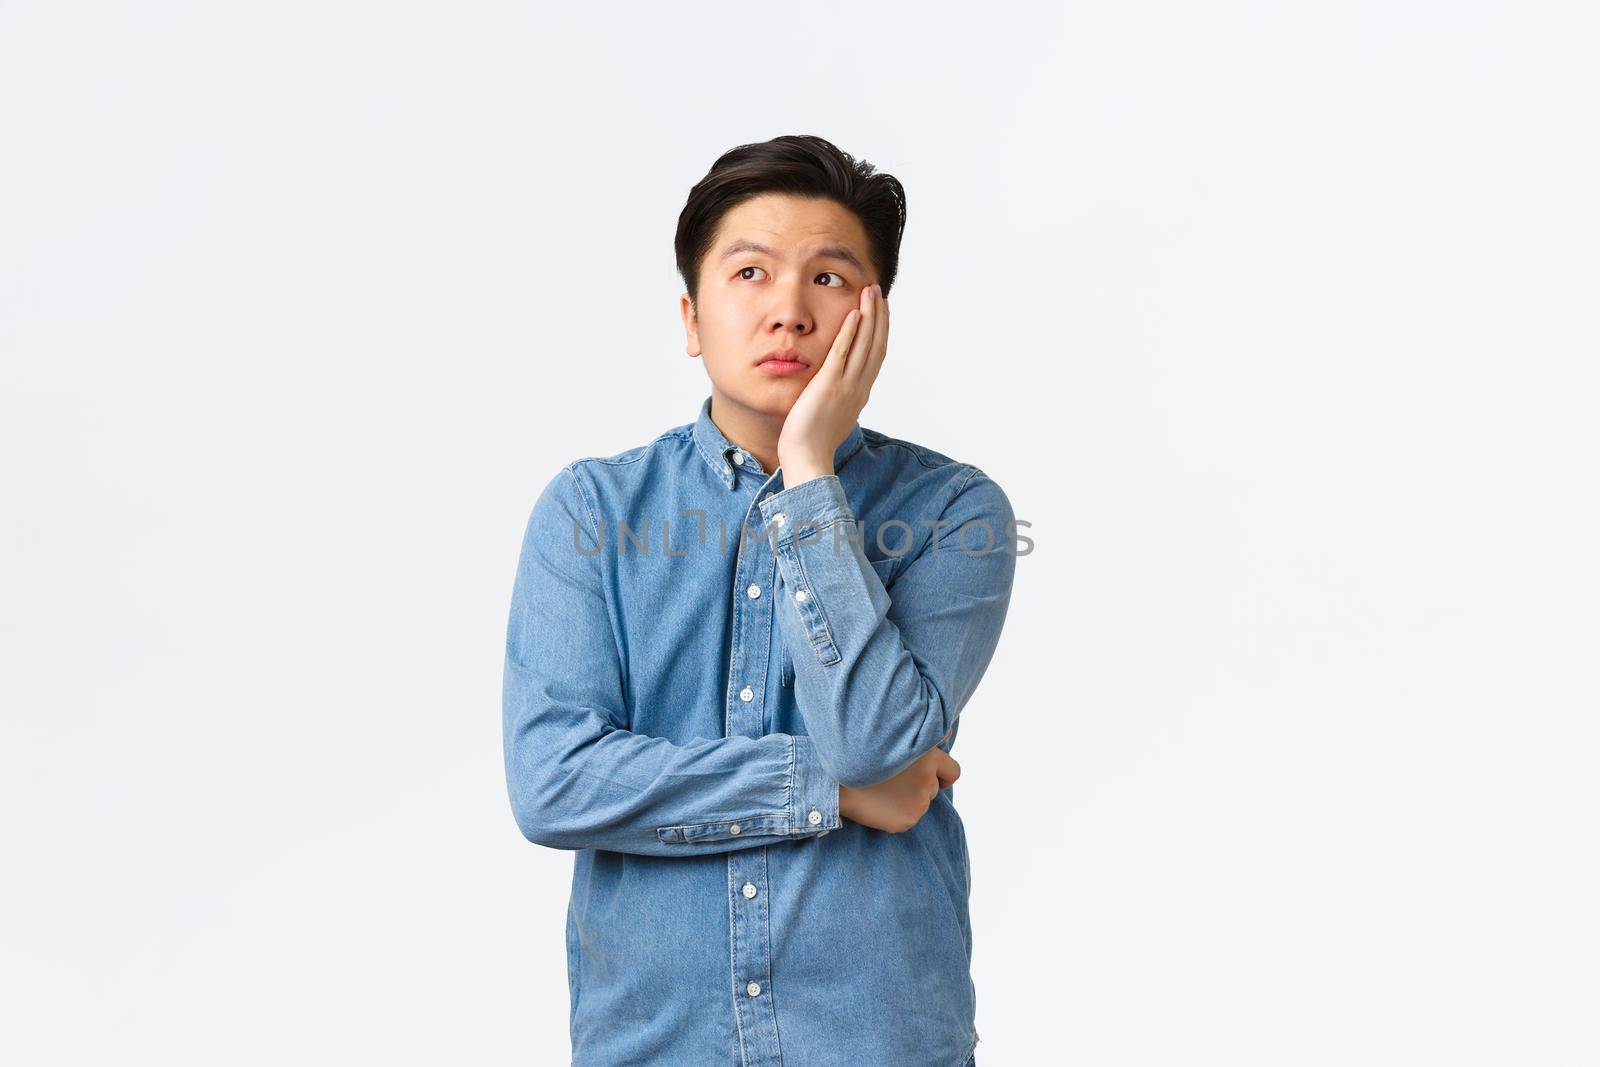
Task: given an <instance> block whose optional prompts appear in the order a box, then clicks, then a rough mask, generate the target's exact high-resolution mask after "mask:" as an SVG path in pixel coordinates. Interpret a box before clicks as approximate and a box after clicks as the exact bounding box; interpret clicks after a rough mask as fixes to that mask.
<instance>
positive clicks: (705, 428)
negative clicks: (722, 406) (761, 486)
mask: <svg viewBox="0 0 1600 1067" xmlns="http://www.w3.org/2000/svg"><path fill="white" fill-rule="evenodd" d="M694 443H695V445H696V446H697V447H698V448H699V449H700V455H701V456H702V457H703V458H704V459H705V461H706V463H708V464H709V465H710V467H711V469H712V470H713V471H715V472H716V475H717V477H719V478H721V479H722V484H723V485H725V486H727V487H728V488H729V489H732V488H733V487H734V484H735V478H734V473H733V470H734V468H733V453H734V452H740V451H742V450H741V449H740V448H739V446H738V445H736V444H734V443H733V442H732V441H730V440H728V439H727V438H726V437H725V436H723V433H722V431H721V430H719V429H717V424H716V423H714V422H712V421H711V397H709V396H708V397H706V398H705V400H703V401H701V403H700V414H699V416H697V417H696V418H695V420H694ZM860 448H861V422H860V420H857V421H856V422H854V423H852V424H851V425H850V433H849V434H848V435H847V436H846V437H845V439H844V441H843V443H841V444H840V445H839V447H838V448H836V449H834V450H833V469H834V472H835V473H837V472H838V471H840V470H843V469H844V465H845V462H846V461H847V460H849V458H850V457H851V456H853V455H855V454H856V452H857V450H859V449H860ZM744 456H745V460H744V466H745V469H746V470H748V471H751V472H755V471H757V470H758V467H759V465H758V464H757V463H756V459H755V457H754V456H751V455H750V454H749V453H744Z"/></svg>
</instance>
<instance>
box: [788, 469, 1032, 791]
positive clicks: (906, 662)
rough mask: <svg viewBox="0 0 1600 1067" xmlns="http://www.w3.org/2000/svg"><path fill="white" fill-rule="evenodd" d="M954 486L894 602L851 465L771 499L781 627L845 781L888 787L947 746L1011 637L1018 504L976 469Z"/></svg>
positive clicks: (821, 748) (829, 758)
mask: <svg viewBox="0 0 1600 1067" xmlns="http://www.w3.org/2000/svg"><path fill="white" fill-rule="evenodd" d="M950 490H951V491H950V496H949V501H948V503H947V504H946V505H945V507H944V509H943V511H942V513H941V514H940V516H939V522H938V523H936V524H934V525H933V527H932V533H931V536H929V537H928V538H927V540H926V541H925V543H924V544H923V545H922V547H921V549H920V550H919V551H918V552H917V553H916V555H915V556H914V557H911V558H907V559H905V560H902V562H901V564H900V568H901V569H900V572H899V574H898V576H897V577H896V578H895V579H894V594H893V597H892V598H891V596H890V594H889V593H888V591H887V590H885V589H884V586H883V583H882V581H881V580H880V579H879V578H878V575H877V573H876V572H875V571H874V570H873V568H872V565H871V564H870V563H869V562H868V561H867V559H866V556H865V554H864V552H863V550H862V548H863V546H862V544H861V541H862V535H861V527H860V523H859V520H858V519H857V517H856V515H855V513H854V512H853V511H852V510H851V507H850V503H849V501H848V500H847V499H846V497H845V494H844V488H843V486H842V485H841V484H840V481H839V478H838V476H837V475H834V474H826V475H822V476H818V477H809V478H807V479H806V480H804V481H798V482H797V483H796V484H794V485H792V486H789V487H787V488H785V489H783V490H782V491H781V492H778V493H775V494H773V495H772V496H769V497H767V498H765V499H764V500H762V501H761V502H760V505H759V506H760V509H761V513H762V516H763V518H764V519H765V520H766V522H767V523H768V524H769V527H768V528H769V529H771V530H773V531H774V540H775V543H774V551H775V553H776V555H777V560H778V570H779V575H780V577H781V578H782V583H783V586H784V589H783V598H782V599H783V603H782V604H780V605H779V606H778V609H777V611H778V626H779V629H780V631H781V632H782V634H783V637H784V639H785V641H786V643H787V644H788V647H789V648H790V649H791V650H792V652H793V658H794V668H795V677H794V687H795V699H796V702H797V703H798V704H799V706H800V710H801V713H802V715H803V716H804V718H805V722H806V730H807V733H808V734H809V735H810V737H811V739H812V744H813V745H814V747H815V749H816V752H817V755H818V757H819V758H820V759H821V761H822V763H823V765H824V766H825V767H827V768H828V769H829V770H830V771H831V772H832V774H833V776H834V778H835V779H836V780H838V781H839V782H840V783H841V784H843V785H846V786H851V787H862V786H870V785H876V784H877V783H879V782H882V781H885V780H886V779H889V778H892V777H894V776H895V775H896V774H899V773H900V772H901V771H902V770H904V769H905V768H906V767H907V766H909V765H910V764H911V763H912V761H914V760H915V759H917V757H919V756H921V755H922V754H924V753H925V752H927V751H928V750H929V749H931V748H933V747H935V746H936V745H939V744H942V743H943V740H944V738H945V736H946V734H948V733H949V731H950V729H951V727H952V725H953V724H954V722H955V720H956V716H957V715H959V714H960V713H961V709H962V708H963V707H964V706H965V705H966V703H967V701H968V699H969V698H970V697H971V696H972V693H973V691H974V690H975V689H976V688H977V686H978V682H979V680H980V679H981V678H982V677H983V674H984V671H985V670H986V669H987V668H988V665H989V661H990V659H991V658H992V656H993V655H994V651H995V648H996V646H997V645H998V643H999V640H1000V631H1001V627H1002V626H1003V625H1004V622H1005V616H1006V609H1007V608H1008V606H1009V604H1010V599H1011V586H1012V580H1013V576H1014V573H1015V569H1016V554H1015V553H1016V547H1015V535H1016V528H1015V526H1014V525H1013V520H1014V515H1013V513H1012V509H1011V503H1010V501H1009V500H1008V499H1007V497H1006V495H1005V493H1004V492H1003V491H1002V490H1001V489H1000V486H999V485H997V484H996V483H995V482H994V481H993V480H992V479H990V478H989V477H988V476H987V475H986V474H984V473H983V471H981V470H979V469H978V468H976V467H972V466H970V465H965V466H962V467H959V468H957V473H956V476H955V477H954V478H953V479H952V480H951V483H950ZM780 516H782V517H781V518H780ZM808 651H809V653H810V654H809V655H807V654H806V653H807V652H808Z"/></svg>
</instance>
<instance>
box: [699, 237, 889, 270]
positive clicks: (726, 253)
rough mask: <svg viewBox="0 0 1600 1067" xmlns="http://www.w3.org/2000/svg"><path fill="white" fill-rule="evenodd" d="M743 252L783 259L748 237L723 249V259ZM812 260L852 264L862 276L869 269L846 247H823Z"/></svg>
mask: <svg viewBox="0 0 1600 1067" xmlns="http://www.w3.org/2000/svg"><path fill="white" fill-rule="evenodd" d="M743 252H758V253H760V254H761V255H763V256H770V257H772V258H773V259H782V258H783V257H782V256H780V255H778V253H776V252H774V251H773V250H772V249H770V248H768V247H767V246H766V245H764V244H761V243H760V242H758V241H752V240H750V239H749V238H747V237H741V238H739V239H738V240H737V241H735V242H733V244H731V245H729V246H728V247H727V248H725V249H723V250H722V257H721V258H723V259H732V258H733V257H734V256H737V255H739V254H741V253H743ZM811 258H813V259H837V260H841V261H843V262H845V263H848V264H850V265H851V266H852V267H854V268H855V269H856V270H858V271H860V272H861V273H862V274H865V273H866V272H867V268H866V267H865V266H863V265H862V263H861V260H860V259H859V258H857V257H856V254H855V253H854V252H852V251H850V249H849V248H847V247H845V246H844V245H823V246H822V247H821V248H819V249H817V250H816V252H815V253H814V254H813V255H812V257H811Z"/></svg>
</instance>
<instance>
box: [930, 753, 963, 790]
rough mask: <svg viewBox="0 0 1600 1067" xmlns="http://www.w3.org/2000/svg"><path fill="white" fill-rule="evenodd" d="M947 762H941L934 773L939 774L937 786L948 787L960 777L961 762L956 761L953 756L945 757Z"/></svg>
mask: <svg viewBox="0 0 1600 1067" xmlns="http://www.w3.org/2000/svg"><path fill="white" fill-rule="evenodd" d="M946 758H947V759H948V760H949V762H948V763H941V764H940V765H939V768H938V770H936V771H935V772H934V773H935V774H937V775H938V776H939V788H940V789H948V788H950V787H951V786H952V785H954V784H955V782H956V779H957V778H960V777H961V764H959V763H957V762H956V760H955V757H954V756H948V757H946Z"/></svg>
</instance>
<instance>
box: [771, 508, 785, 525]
mask: <svg viewBox="0 0 1600 1067" xmlns="http://www.w3.org/2000/svg"><path fill="white" fill-rule="evenodd" d="M772 521H773V522H775V523H777V524H778V525H779V526H782V525H783V512H781V511H780V512H778V513H777V514H776V515H774V516H772Z"/></svg>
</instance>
